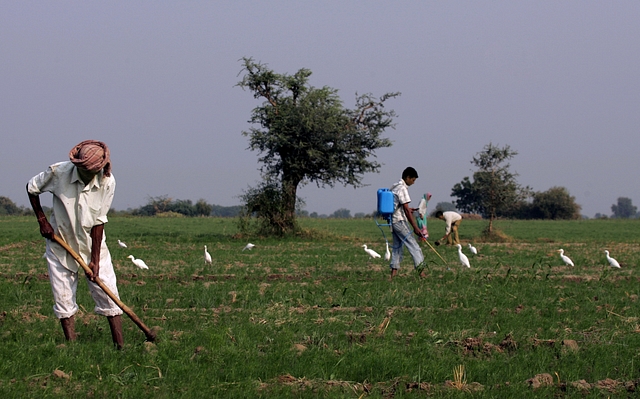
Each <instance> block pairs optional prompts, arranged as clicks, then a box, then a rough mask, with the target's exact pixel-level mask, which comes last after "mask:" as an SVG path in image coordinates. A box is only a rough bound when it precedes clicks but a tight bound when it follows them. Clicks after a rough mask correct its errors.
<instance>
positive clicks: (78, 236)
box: [27, 140, 124, 349]
mask: <svg viewBox="0 0 640 399" xmlns="http://www.w3.org/2000/svg"><path fill="white" fill-rule="evenodd" d="M69 158H70V160H69V161H65V162H58V163H55V164H53V165H51V166H49V168H48V169H47V170H46V171H44V172H41V173H39V174H38V175H36V176H34V177H33V178H31V180H29V182H28V183H27V192H28V194H29V202H30V203H31V207H32V208H33V211H34V212H35V214H36V217H37V218H38V224H39V225H40V234H41V235H42V236H43V237H45V238H46V239H47V246H46V252H45V258H46V259H47V263H48V265H49V280H50V281H51V289H52V291H53V298H54V302H55V305H54V306H53V312H54V313H55V315H56V317H57V318H58V319H60V324H61V325H62V330H63V331H64V336H65V338H66V339H67V341H74V340H75V339H76V338H77V335H76V332H75V320H74V315H75V314H76V312H77V311H78V305H77V304H76V289H77V287H78V277H79V275H78V267H79V265H78V264H77V262H76V261H75V259H73V257H72V256H71V255H70V254H69V253H67V251H66V250H65V249H64V248H63V247H62V246H60V245H59V244H58V243H56V242H55V241H52V239H53V235H54V234H56V235H58V236H60V237H61V238H62V239H63V240H64V241H65V242H66V243H67V244H69V246H70V247H71V248H73V249H74V250H75V251H76V252H77V253H78V255H80V256H81V257H82V258H83V260H84V261H85V262H86V263H87V265H88V266H89V268H90V269H91V270H92V273H91V274H89V273H85V274H86V277H87V280H88V285H89V290H90V292H91V296H92V297H93V300H94V301H95V304H96V306H95V309H94V311H95V312H96V313H97V314H100V315H103V316H106V317H107V320H108V321H109V327H110V329H111V337H112V339H113V343H114V345H115V346H116V347H117V348H118V349H121V348H122V346H123V344H124V339H123V335H122V319H121V315H122V309H120V308H119V307H118V305H116V304H115V303H114V302H113V301H112V300H111V298H109V297H108V296H107V294H105V293H104V291H102V289H101V288H100V287H99V286H98V285H97V284H95V282H94V281H95V277H97V276H100V279H101V280H102V281H103V282H104V284H105V285H106V286H107V287H108V288H109V289H110V290H111V291H112V292H113V293H114V294H115V295H116V296H118V288H117V287H116V275H115V273H114V270H113V264H112V262H111V255H110V253H109V249H108V248H107V243H106V235H105V234H104V224H105V223H107V212H108V211H109V208H110V207H111V202H112V201H113V195H114V193H115V189H116V181H115V178H114V177H113V175H112V174H111V160H110V156H109V148H108V147H107V146H106V144H104V143H102V142H100V141H95V140H86V141H83V142H81V143H79V144H78V145H76V146H75V147H73V148H72V149H71V151H70V152H69ZM43 192H50V193H52V194H53V213H52V214H51V223H49V221H48V220H47V217H46V215H45V213H44V211H43V209H42V206H41V204H40V197H39V195H40V194H42V193H43Z"/></svg>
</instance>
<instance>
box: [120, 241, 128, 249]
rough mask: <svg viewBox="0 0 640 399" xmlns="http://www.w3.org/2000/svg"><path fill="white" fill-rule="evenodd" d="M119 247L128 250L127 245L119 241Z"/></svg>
mask: <svg viewBox="0 0 640 399" xmlns="http://www.w3.org/2000/svg"><path fill="white" fill-rule="evenodd" d="M118 245H120V247H121V248H126V247H127V244H125V243H123V242H122V241H120V240H118Z"/></svg>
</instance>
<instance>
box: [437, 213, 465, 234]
mask: <svg viewBox="0 0 640 399" xmlns="http://www.w3.org/2000/svg"><path fill="white" fill-rule="evenodd" d="M442 216H443V217H444V221H445V222H446V223H447V227H445V229H444V234H445V235H446V234H449V233H450V232H451V224H452V223H454V222H457V221H458V220H460V219H462V215H460V214H459V213H458V212H453V211H447V212H443V213H442Z"/></svg>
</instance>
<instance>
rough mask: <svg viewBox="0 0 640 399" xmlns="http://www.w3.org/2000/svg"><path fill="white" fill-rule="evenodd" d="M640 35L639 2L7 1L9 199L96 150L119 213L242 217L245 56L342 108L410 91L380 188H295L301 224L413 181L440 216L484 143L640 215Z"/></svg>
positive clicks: (538, 178)
mask: <svg viewBox="0 0 640 399" xmlns="http://www.w3.org/2000/svg"><path fill="white" fill-rule="evenodd" d="M639 21H640V2H638V1H635V0H634V1H613V2H604V1H555V0H554V1H343V0H339V1H338V0H336V1H333V0H332V1H316V2H304V1H173V2H171V1H91V2H86V1H22V0H21V1H8V0H0V93H1V95H0V137H1V138H2V145H1V146H0V196H5V197H9V198H10V199H12V200H13V201H14V202H16V203H17V204H18V205H25V206H28V201H27V196H26V192H25V185H26V182H27V181H28V180H29V179H30V178H31V177H32V176H33V175H35V174H37V173H39V172H40V171H42V170H44V169H46V168H47V166H48V165H49V164H52V163H54V162H58V161H64V160H68V152H69V150H70V149H71V148H72V147H73V146H74V145H75V144H77V143H78V142H80V141H82V140H85V139H96V140H102V141H104V142H106V143H107V144H108V145H109V147H110V149H111V153H112V162H113V173H114V175H115V176H116V180H117V190H116V197H115V200H114V202H113V207H114V208H116V209H118V210H124V209H127V208H137V207H140V206H142V205H145V204H146V203H147V202H148V199H149V198H150V197H157V196H162V195H167V196H169V197H171V198H173V199H183V200H186V199H190V200H192V201H193V202H194V203H195V202H196V201H197V200H198V199H204V200H206V201H207V202H208V203H211V204H217V205H223V206H231V205H238V204H239V203H240V200H239V199H238V196H239V195H241V194H242V192H243V190H245V189H246V188H247V187H248V186H255V185H257V183H258V182H259V180H260V174H259V171H258V169H259V166H260V165H259V163H258V161H257V160H258V156H259V154H258V153H257V152H252V151H249V150H247V147H248V139H247V137H244V136H243V135H242V134H241V132H242V131H243V130H247V129H248V128H249V127H250V125H249V123H248V122H247V121H248V119H249V117H250V113H251V110H252V109H253V107H255V106H256V105H257V104H258V103H257V101H256V100H255V99H254V98H253V96H252V93H250V92H248V91H243V90H242V89H240V88H239V87H235V84H236V83H237V82H238V81H239V80H240V78H241V77H240V76H239V75H238V74H239V73H240V71H241V63H240V62H239V60H240V58H242V57H253V58H254V59H255V60H257V61H260V62H263V63H266V64H268V65H269V67H271V68H272V69H273V70H274V71H275V72H277V73H289V74H293V73H295V72H296V71H297V70H299V69H300V68H308V69H310V70H311V71H312V72H313V75H312V76H311V79H310V81H311V84H312V85H313V86H316V87H321V86H330V87H333V88H335V89H337V90H338V91H339V92H338V93H339V95H340V96H341V98H342V100H343V102H344V104H345V106H346V107H349V108H352V107H353V106H354V103H355V94H356V92H357V93H367V92H369V93H372V94H373V95H375V96H380V95H382V94H384V93H386V92H394V91H399V92H402V95H401V96H400V97H399V98H397V99H394V100H390V101H389V103H388V104H387V106H388V107H389V108H392V109H394V110H395V111H396V112H397V114H398V118H397V119H396V120H395V122H396V123H397V125H396V129H395V130H388V131H387V132H386V136H387V137H389V138H390V139H391V140H392V141H393V146H392V147H390V148H386V149H382V150H379V151H378V152H377V160H378V161H379V162H381V163H382V164H383V166H382V168H381V170H380V173H378V174H368V175H366V176H365V178H364V182H365V183H366V184H368V186H367V187H363V188H360V189H353V188H352V187H346V188H345V187H342V186H337V187H336V188H335V189H330V188H327V189H318V188H316V187H315V185H313V184H310V185H307V186H305V187H303V188H302V189H301V190H299V195H300V196H301V197H303V198H304V199H305V201H306V203H307V205H306V208H305V209H306V210H308V211H309V212H314V211H315V212H318V213H320V214H323V213H324V214H331V213H333V212H334V211H335V210H337V209H339V208H347V209H349V210H351V214H352V215H353V214H355V213H357V212H366V213H369V212H371V211H373V210H374V209H375V207H376V194H375V193H376V191H377V189H378V188H381V187H389V186H390V185H391V184H392V183H394V182H395V181H397V180H399V179H400V175H401V172H402V170H403V169H404V168H405V167H406V166H413V167H414V168H416V169H417V170H418V173H419V175H420V177H419V179H418V180H417V182H416V184H415V185H414V186H412V187H411V189H410V193H411V195H412V197H413V198H414V200H415V204H417V200H418V199H419V198H420V196H421V194H422V193H425V192H427V191H428V192H431V193H432V194H433V198H432V200H431V204H433V206H435V204H436V203H437V202H442V201H451V200H452V198H451V197H450V194H451V189H452V187H453V186H454V185H455V184H456V183H458V182H460V181H461V180H462V179H463V178H464V177H465V176H471V175H472V173H473V166H472V165H471V163H470V161H471V159H472V157H473V156H474V155H475V154H476V153H478V152H479V151H482V149H483V147H484V146H485V145H486V144H488V143H490V142H492V143H493V144H496V145H499V146H504V145H509V146H511V148H512V149H514V150H516V151H518V152H519V154H518V155H517V156H516V157H515V158H514V159H513V160H512V161H511V169H512V171H514V172H517V173H519V177H518V178H517V180H518V182H519V183H520V184H522V185H528V186H531V187H532V188H533V189H534V190H535V191H546V190H548V189H549V188H551V187H553V186H562V187H566V188H567V189H568V190H569V192H570V194H571V195H573V196H575V198H576V202H577V203H578V204H580V205H581V206H582V213H583V214H584V215H586V216H589V217H593V216H594V215H595V214H596V213H598V212H599V213H603V214H611V205H612V204H614V203H616V201H617V198H618V197H628V198H631V199H632V201H633V203H634V205H638V203H640V185H638V184H637V183H633V179H634V177H633V176H635V175H636V174H637V171H638V170H639V169H640V156H638V151H639V149H640V134H639V127H640V22H639ZM47 196H48V195H47ZM47 202H50V201H49V200H48V199H43V203H45V204H46V203H47Z"/></svg>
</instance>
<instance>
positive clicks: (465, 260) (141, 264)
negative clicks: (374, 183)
mask: <svg viewBox="0 0 640 399" xmlns="http://www.w3.org/2000/svg"><path fill="white" fill-rule="evenodd" d="M118 246H120V247H121V248H128V246H127V244H126V243H124V242H123V241H120V240H118ZM254 247H255V245H254V244H252V243H248V244H247V245H245V246H244V248H242V252H244V251H246V250H249V251H250V250H252V249H253V248H254ZM385 247H386V248H385V253H384V259H385V260H386V261H389V260H391V252H390V251H389V242H385ZM455 247H456V248H457V250H458V260H459V262H460V264H461V265H462V266H463V267H466V268H468V269H470V268H471V262H470V261H469V257H468V256H467V255H465V254H464V253H463V252H462V245H461V244H456V245H455ZM362 248H363V249H364V252H365V253H366V254H367V255H368V256H369V259H373V260H375V259H377V258H382V256H381V255H380V254H379V253H377V252H376V251H374V250H373V249H371V248H369V247H368V246H367V244H363V245H362ZM468 248H469V252H470V253H471V254H472V255H473V256H477V255H478V249H477V248H476V247H474V246H473V245H472V244H471V243H468ZM557 252H559V254H560V259H561V260H562V262H563V263H564V264H565V265H567V266H572V267H575V264H574V263H573V261H572V260H571V258H569V257H568V256H567V255H565V254H564V249H562V248H560V249H558V250H557ZM604 253H605V256H606V258H607V262H609V265H610V266H611V267H613V268H616V269H620V268H621V266H620V263H619V262H618V261H617V260H615V259H614V258H612V257H611V256H610V254H609V251H608V250H604ZM127 258H129V259H131V262H133V264H134V265H136V266H137V267H138V268H140V269H144V270H147V269H149V266H147V264H146V263H145V261H144V260H142V259H136V258H135V257H134V256H133V255H129V256H127ZM204 263H205V265H211V264H212V263H213V258H212V257H211V254H210V253H209V251H208V250H207V246H206V245H205V246H204Z"/></svg>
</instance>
